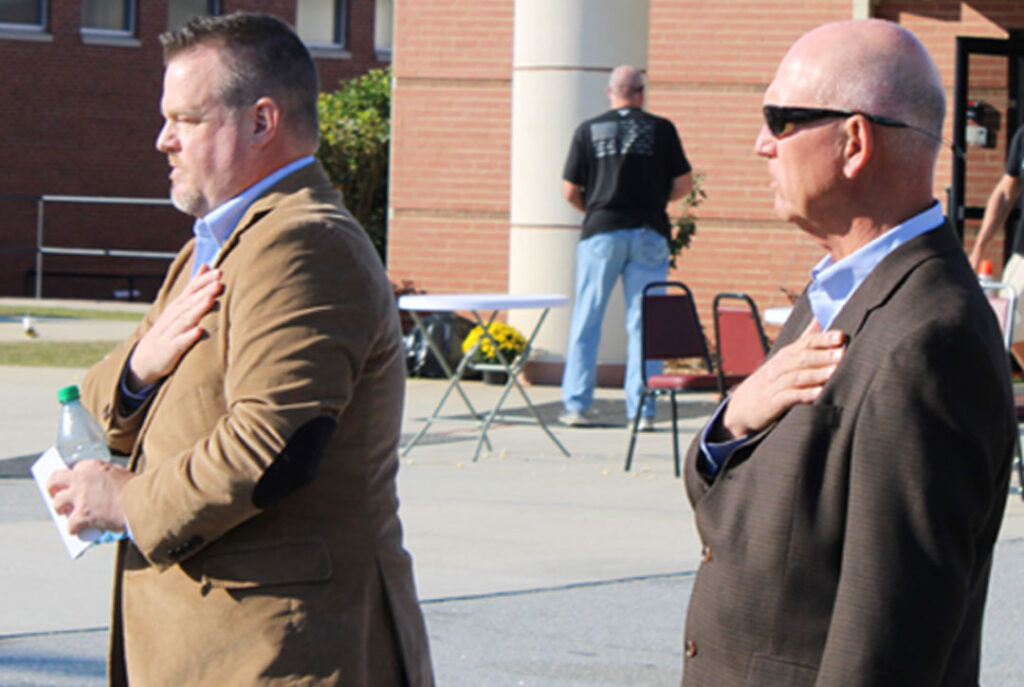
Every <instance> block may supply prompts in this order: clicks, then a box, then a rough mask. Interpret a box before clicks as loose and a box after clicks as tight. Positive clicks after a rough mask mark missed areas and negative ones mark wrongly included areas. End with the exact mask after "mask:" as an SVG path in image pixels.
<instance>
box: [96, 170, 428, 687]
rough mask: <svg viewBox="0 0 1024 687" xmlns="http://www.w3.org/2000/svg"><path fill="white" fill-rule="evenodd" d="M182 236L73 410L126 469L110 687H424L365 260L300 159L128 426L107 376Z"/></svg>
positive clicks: (252, 212)
mask: <svg viewBox="0 0 1024 687" xmlns="http://www.w3.org/2000/svg"><path fill="white" fill-rule="evenodd" d="M192 252H193V242H189V243H188V244H187V245H186V246H185V248H184V249H183V250H182V252H181V253H180V254H179V255H178V257H177V258H176V260H175V261H174V263H173V264H172V265H171V268H170V271H169V273H168V275H167V279H166V282H165V283H164V285H163V287H162V288H161V290H160V293H159V295H158V296H157V299H156V301H155V302H154V304H153V307H152V308H151V309H150V311H149V313H148V314H147V315H146V317H145V319H144V320H143V322H142V323H141V325H140V326H139V328H138V330H137V331H136V332H135V333H134V335H133V336H132V337H130V338H129V339H128V340H127V341H125V342H124V343H123V344H121V345H120V346H119V347H118V348H117V349H116V350H115V351H114V352H112V353H111V354H110V355H108V356H107V357H106V358H105V359H104V360H103V361H101V362H100V363H98V364H97V365H96V366H95V367H93V368H92V369H91V370H90V371H89V373H88V375H87V376H86V379H85V381H84V383H83V391H84V393H83V396H84V399H85V401H86V403H87V405H88V406H89V407H90V409H91V410H92V411H93V412H94V413H95V414H96V416H97V417H99V418H101V420H102V422H103V423H104V424H105V426H106V429H107V432H108V438H109V442H110V445H111V446H112V447H113V448H115V449H117V450H119V451H121V452H124V453H127V454H129V455H130V467H131V469H132V470H134V471H135V472H136V473H137V477H135V478H133V479H132V481H131V482H130V483H129V485H128V486H127V488H126V490H125V492H124V506H125V511H126V514H127V518H128V523H129V526H130V529H131V537H132V542H131V543H124V542H123V543H121V544H120V549H119V552H118V556H117V569H116V579H115V589H114V617H113V624H112V628H111V683H112V684H116V685H123V684H126V683H127V682H130V683H131V685H132V686H133V687H148V686H150V685H189V686H190V687H195V686H199V685H211V686H212V685H216V686H217V687H223V686H224V685H292V684H302V685H374V686H376V685H400V684H410V685H414V686H420V685H431V684H432V683H433V678H432V674H431V665H430V656H429V651H428V646H427V638H426V632H425V628H424V623H423V618H422V615H421V613H420V608H419V605H418V601H417V597H416V590H415V586H414V583H413V574H412V563H411V560H410V557H409V555H408V554H407V553H406V552H405V550H404V549H403V547H402V529H401V525H400V523H399V519H398V513H397V510H398V501H397V497H396V490H395V475H396V472H397V469H398V460H397V453H396V448H397V444H398V439H399V430H400V425H401V415H402V403H403V399H404V379H405V376H404V375H405V372H404V355H403V349H402V341H401V333H400V328H399V323H398V316H397V312H396V309H395V304H394V299H393V295H392V290H391V287H390V284H389V282H388V279H387V277H386V275H385V273H384V270H383V268H382V266H381V263H380V259H379V258H378V256H377V254H376V252H375V251H374V248H373V246H372V245H371V243H370V241H369V240H368V238H367V236H366V235H365V233H364V232H363V230H362V229H361V228H360V227H359V226H358V225H357V224H356V222H355V221H354V220H353V219H352V218H351V216H350V215H349V214H348V212H347V211H346V210H345V209H344V208H343V206H342V203H341V198H340V196H339V194H338V193H337V192H336V191H335V190H334V189H333V188H332V187H331V186H330V184H329V182H328V180H327V178H326V176H325V175H324V174H323V171H322V170H321V168H320V166H319V164H316V163H314V164H312V165H309V166H307V167H305V168H303V169H300V170H299V171H297V172H295V173H293V174H291V175H289V176H288V177H286V178H285V179H284V180H282V181H280V182H279V183H277V184H276V185H275V186H274V187H272V188H271V189H270V190H269V191H267V192H266V193H265V194H264V195H263V196H261V197H260V198H259V199H258V200H256V202H255V203H254V204H253V205H252V206H251V207H250V208H249V209H248V210H247V211H246V213H245V215H244V216H243V218H242V219H241V221H240V222H239V224H238V225H237V227H236V229H235V230H234V232H233V233H232V234H231V236H230V238H229V239H228V241H227V243H226V244H225V245H224V247H223V249H222V250H221V253H220V254H219V256H218V258H217V264H216V266H217V267H219V268H220V269H221V270H223V283H224V290H223V292H222V294H221V295H220V297H219V298H218V299H217V303H216V305H215V306H214V308H213V310H212V311H211V312H209V313H207V314H206V315H205V316H204V317H203V319H202V321H201V325H202V327H203V328H204V329H205V334H204V335H203V337H202V339H201V340H200V341H199V342H198V343H197V344H196V345H195V346H194V347H192V348H191V349H190V350H189V351H188V352H187V353H186V354H185V355H184V357H183V358H182V359H181V361H180V363H179V364H178V366H177V368H176V369H175V370H174V371H173V372H172V373H171V374H170V375H169V376H168V377H167V378H166V379H164V380H163V382H162V383H161V384H160V386H159V388H158V389H157V390H156V391H155V392H154V393H153V394H152V395H151V396H150V398H149V400H148V401H147V402H146V404H145V405H143V407H142V408H140V409H139V410H138V411H136V412H135V413H133V414H131V415H129V416H125V415H123V414H122V406H121V399H120V396H119V380H120V377H121V374H122V370H123V369H124V366H125V363H126V361H127V359H128V357H129V354H130V352H131V351H132V348H133V347H134V345H135V343H136V342H137V341H138V339H139V338H140V337H141V336H142V335H143V334H144V333H145V332H146V331H147V330H148V329H149V328H150V327H151V326H152V324H153V322H154V320H155V318H156V317H157V316H158V315H159V314H160V312H161V310H162V309H163V308H164V307H165V306H166V305H167V303H168V302H169V301H170V300H171V299H173V298H174V297H175V296H176V295H177V294H178V293H180V292H181V290H182V288H183V287H184V286H185V285H186V283H187V282H188V280H189V274H190V270H191V265H192Z"/></svg>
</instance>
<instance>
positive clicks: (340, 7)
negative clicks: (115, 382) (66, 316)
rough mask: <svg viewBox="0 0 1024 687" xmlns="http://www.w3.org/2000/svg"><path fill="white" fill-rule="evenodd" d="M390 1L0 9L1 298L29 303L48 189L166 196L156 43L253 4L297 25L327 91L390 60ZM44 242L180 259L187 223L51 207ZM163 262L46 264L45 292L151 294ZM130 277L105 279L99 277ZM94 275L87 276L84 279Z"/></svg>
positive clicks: (69, 2)
mask: <svg viewBox="0 0 1024 687" xmlns="http://www.w3.org/2000/svg"><path fill="white" fill-rule="evenodd" d="M391 6H392V4H391V0H221V1H220V2H217V1H216V0H145V2H142V0H18V1H17V2H10V3H2V4H0V64H2V65H3V75H2V76H0V83H2V89H3V97H2V98H0V160H2V163H0V294H3V295H31V293H32V285H33V270H34V269H35V257H34V253H35V246H36V232H37V219H38V202H37V200H36V198H37V197H38V196H42V195H67V194H72V195H90V196H116V197H150V198H166V197H167V194H168V188H169V182H168V179H167V170H168V168H167V162H166V160H165V159H164V156H163V155H161V154H160V153H158V152H157V151H156V150H155V149H154V147H153V142H154V140H155V138H156V135H157V132H158V130H159V128H160V126H161V118H160V112H159V99H160V90H161V80H162V72H163V65H162V59H161V48H160V43H159V40H158V38H157V37H158V36H159V34H160V33H162V32H163V31H166V30H167V29H168V27H169V26H173V25H179V24H180V23H182V22H183V21H184V20H185V19H186V18H187V17H188V16H192V15H194V14H200V13H214V14H217V13H227V12H232V11H235V10H252V11H260V12H268V13H272V14H275V15H277V16H279V17H281V18H283V19H285V20H286V21H288V22H290V23H292V24H294V25H296V26H297V27H298V28H297V30H298V32H299V34H300V36H302V37H303V39H304V40H306V42H307V44H308V45H309V46H310V49H311V52H312V53H313V55H314V57H315V58H316V61H317V66H318V68H319V70H320V82H321V87H322V88H323V89H324V90H333V89H334V88H336V87H337V84H338V82H339V80H341V79H345V78H350V77H353V76H358V75H360V74H363V73H365V72H366V71H367V70H369V69H372V68H378V67H383V66H386V65H387V64H388V63H389V62H390V54H391V50H390V48H391V43H390V36H391ZM44 210H45V212H44V230H45V243H46V245H51V246H74V247H87V248H90V247H91V248H106V249H112V248H113V249H134V250H146V251H175V250H177V249H178V248H179V247H180V246H181V244H182V243H184V242H185V241H186V240H187V239H188V238H189V236H191V221H190V219H189V218H187V217H185V216H184V215H182V214H181V213H179V212H177V211H176V210H174V209H173V208H170V207H139V206H125V205H82V204H77V203H75V204H65V203H47V204H46V205H45V209H44ZM166 266H167V262H166V261H165V260H152V259H135V258H120V257H116V258H115V257H103V258H92V257H81V256H62V255H58V256H47V257H46V258H45V264H44V271H45V273H46V275H47V277H46V279H45V282H44V290H43V295H45V296H49V297H68V296H71V297H76V296H77V297H88V298H101V299H102V298H111V297H112V296H113V294H114V292H115V291H118V292H121V295H124V292H125V291H127V289H128V287H129V285H130V286H132V288H135V289H138V290H139V291H140V294H139V296H140V297H141V298H149V297H151V296H152V295H153V293H154V290H155V288H156V286H157V285H158V283H159V282H158V277H159V275H161V274H162V273H163V272H164V270H165V269H166ZM102 274H118V275H136V276H138V277H139V278H137V279H134V280H132V281H131V282H130V283H129V281H128V279H126V278H116V279H112V278H104V277H100V276H98V275H102ZM83 275H91V276H83Z"/></svg>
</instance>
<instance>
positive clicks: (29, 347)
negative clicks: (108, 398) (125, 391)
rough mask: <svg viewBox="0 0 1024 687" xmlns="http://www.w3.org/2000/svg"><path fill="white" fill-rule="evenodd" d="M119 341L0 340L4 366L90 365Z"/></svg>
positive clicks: (0, 363)
mask: <svg viewBox="0 0 1024 687" xmlns="http://www.w3.org/2000/svg"><path fill="white" fill-rule="evenodd" d="M119 343H120V342H119V341H13V342H0V365H18V366H25V367H90V366H91V365H92V364H93V363H96V362H98V361H99V360H100V359H101V358H103V356H105V355H106V354H107V353H109V352H110V351H111V350H113V348H114V346H116V345H117V344H119Z"/></svg>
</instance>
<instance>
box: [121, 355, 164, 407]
mask: <svg viewBox="0 0 1024 687" xmlns="http://www.w3.org/2000/svg"><path fill="white" fill-rule="evenodd" d="M131 364H132V357H131V356H130V355H129V356H128V360H127V361H126V362H125V364H124V369H123V370H121V383H120V391H121V408H122V409H123V410H124V414H125V415H132V414H134V413H135V411H136V410H138V409H139V408H141V407H142V404H143V403H145V402H146V399H148V398H149V396H150V394H152V393H153V389H155V388H156V387H157V384H159V382H154V383H153V384H150V385H148V386H144V387H142V388H141V389H139V390H138V391H132V390H131V389H129V388H128V367H129V366H130V365H131Z"/></svg>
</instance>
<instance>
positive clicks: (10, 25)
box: [0, 0, 46, 31]
mask: <svg viewBox="0 0 1024 687" xmlns="http://www.w3.org/2000/svg"><path fill="white" fill-rule="evenodd" d="M0 28H2V29H15V30H22V31H42V30H43V29H45V28H46V0H0Z"/></svg>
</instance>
